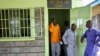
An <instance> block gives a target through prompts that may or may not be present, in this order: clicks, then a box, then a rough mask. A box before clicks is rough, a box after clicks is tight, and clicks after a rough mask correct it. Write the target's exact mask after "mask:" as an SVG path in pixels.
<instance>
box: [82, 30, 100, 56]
mask: <svg viewBox="0 0 100 56" xmlns="http://www.w3.org/2000/svg"><path fill="white" fill-rule="evenodd" d="M99 36H100V32H99V31H98V30H96V29H94V28H91V29H88V30H86V31H85V33H84V34H83V37H84V38H86V41H87V45H86V49H85V53H84V56H95V54H96V53H94V50H93V49H94V45H95V44H96V39H97V37H99Z"/></svg>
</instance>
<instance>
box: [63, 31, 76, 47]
mask: <svg viewBox="0 0 100 56" xmlns="http://www.w3.org/2000/svg"><path fill="white" fill-rule="evenodd" d="M76 36H77V33H76V32H74V31H72V30H71V29H67V30H66V31H65V33H64V35H63V37H62V38H63V42H64V44H68V45H74V46H75V45H76Z"/></svg>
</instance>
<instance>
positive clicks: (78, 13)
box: [70, 6, 90, 56]
mask: <svg viewBox="0 0 100 56" xmlns="http://www.w3.org/2000/svg"><path fill="white" fill-rule="evenodd" d="M79 18H82V23H83V24H82V25H81V26H80V27H79V28H78V29H77V33H78V37H77V45H78V56H83V53H84V50H85V45H86V41H85V42H84V43H83V44H81V43H80V38H81V35H82V34H83V32H84V30H85V29H86V27H85V23H86V21H87V20H88V19H89V18H90V7H89V6H86V7H80V8H74V9H71V10H70V22H71V24H72V23H76V24H77V19H79Z"/></svg>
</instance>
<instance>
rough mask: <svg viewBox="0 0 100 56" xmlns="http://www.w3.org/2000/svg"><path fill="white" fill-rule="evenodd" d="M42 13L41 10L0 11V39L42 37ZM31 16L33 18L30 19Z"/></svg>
mask: <svg viewBox="0 0 100 56" xmlns="http://www.w3.org/2000/svg"><path fill="white" fill-rule="evenodd" d="M34 12H35V14H34ZM43 12H44V11H43V8H35V9H16V8H15V9H0V37H1V38H2V37H3V38H4V37H5V38H9V37H37V36H39V37H40V36H42V35H43V17H44V15H43V14H44V13H43ZM32 15H34V16H35V18H34V17H32ZM33 23H35V24H33ZM34 33H35V35H34Z"/></svg>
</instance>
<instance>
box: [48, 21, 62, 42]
mask: <svg viewBox="0 0 100 56" xmlns="http://www.w3.org/2000/svg"><path fill="white" fill-rule="evenodd" d="M49 31H50V33H51V43H58V42H60V39H61V37H60V27H59V25H58V24H57V25H56V26H54V25H53V23H51V24H50V26H49Z"/></svg>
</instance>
